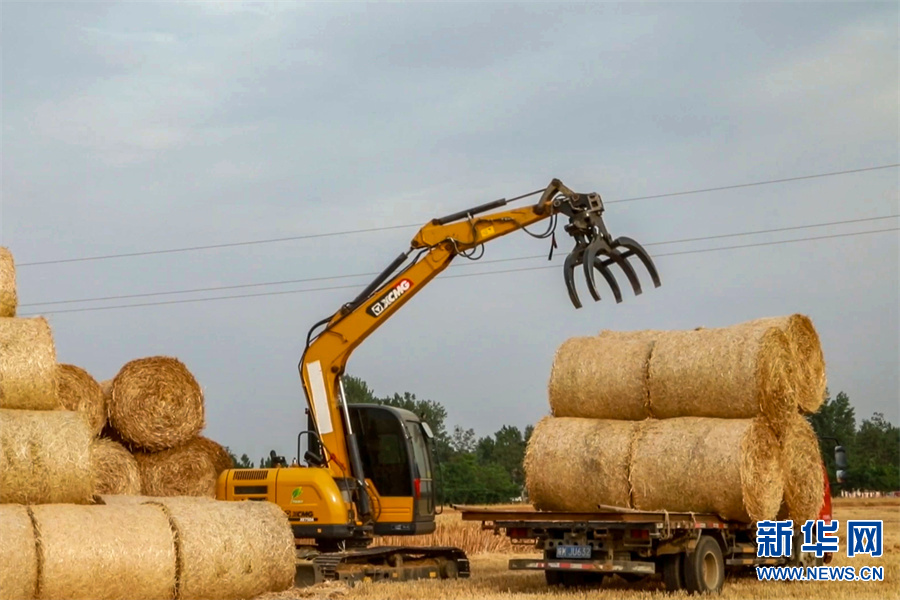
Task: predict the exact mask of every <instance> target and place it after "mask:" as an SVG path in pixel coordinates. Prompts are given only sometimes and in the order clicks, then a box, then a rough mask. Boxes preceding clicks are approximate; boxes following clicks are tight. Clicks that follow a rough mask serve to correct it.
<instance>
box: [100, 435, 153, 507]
mask: <svg viewBox="0 0 900 600" xmlns="http://www.w3.org/2000/svg"><path fill="white" fill-rule="evenodd" d="M91 471H92V474H93V489H94V494H95V495H102V494H129V495H137V494H140V493H141V472H140V469H139V468H138V463H137V460H135V458H134V456H133V455H132V454H131V452H129V451H128V449H127V448H125V446H123V445H122V444H120V443H118V442H116V441H114V440H110V439H107V438H99V439H96V440H94V441H93V443H92V444H91Z"/></svg>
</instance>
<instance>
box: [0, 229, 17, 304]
mask: <svg viewBox="0 0 900 600" xmlns="http://www.w3.org/2000/svg"><path fill="white" fill-rule="evenodd" d="M18 302H19V300H18V297H17V295H16V263H15V261H14V260H13V255H12V252H10V251H9V249H8V248H5V247H3V246H0V317H14V316H16V306H17V305H18Z"/></svg>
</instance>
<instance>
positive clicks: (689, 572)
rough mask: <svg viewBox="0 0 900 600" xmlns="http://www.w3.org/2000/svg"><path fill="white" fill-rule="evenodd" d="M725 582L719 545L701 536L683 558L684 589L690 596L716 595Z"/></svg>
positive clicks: (707, 537)
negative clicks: (691, 550) (694, 546)
mask: <svg viewBox="0 0 900 600" xmlns="http://www.w3.org/2000/svg"><path fill="white" fill-rule="evenodd" d="M724 582H725V561H724V560H723V558H722V548H720V547H719V543H718V542H717V541H716V540H714V539H713V538H711V537H709V536H708V535H701V536H700V539H699V540H697V547H696V548H695V549H694V551H693V552H689V553H688V554H687V556H685V558H684V587H685V588H687V591H689V592H690V593H692V594H705V593H710V592H714V593H718V592H720V591H721V590H722V584H723V583H724Z"/></svg>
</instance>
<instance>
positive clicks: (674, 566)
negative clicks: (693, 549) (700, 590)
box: [662, 552, 684, 592]
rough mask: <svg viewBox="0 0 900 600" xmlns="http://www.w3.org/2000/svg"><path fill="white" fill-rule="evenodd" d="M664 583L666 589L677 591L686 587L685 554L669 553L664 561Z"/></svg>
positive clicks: (664, 557)
mask: <svg viewBox="0 0 900 600" xmlns="http://www.w3.org/2000/svg"><path fill="white" fill-rule="evenodd" d="M662 572H663V583H665V584H666V590H667V591H669V592H677V591H678V590H683V589H684V554H683V553H681V552H679V553H678V554H667V555H665V556H663V561H662Z"/></svg>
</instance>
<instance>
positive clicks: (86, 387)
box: [56, 364, 106, 435]
mask: <svg viewBox="0 0 900 600" xmlns="http://www.w3.org/2000/svg"><path fill="white" fill-rule="evenodd" d="M56 370H57V397H58V398H59V403H60V405H61V406H62V408H63V409H64V410H74V411H77V412H80V413H83V414H84V415H85V416H86V417H87V420H88V423H90V426H91V431H92V432H93V434H94V435H100V432H101V431H103V427H105V426H106V401H105V400H104V398H103V390H102V389H101V387H100V384H99V383H97V380H96V379H94V378H93V377H91V375H90V373H88V372H87V371H85V370H84V369H82V368H81V367H76V366H75V365H62V364H61V365H57V368H56Z"/></svg>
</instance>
